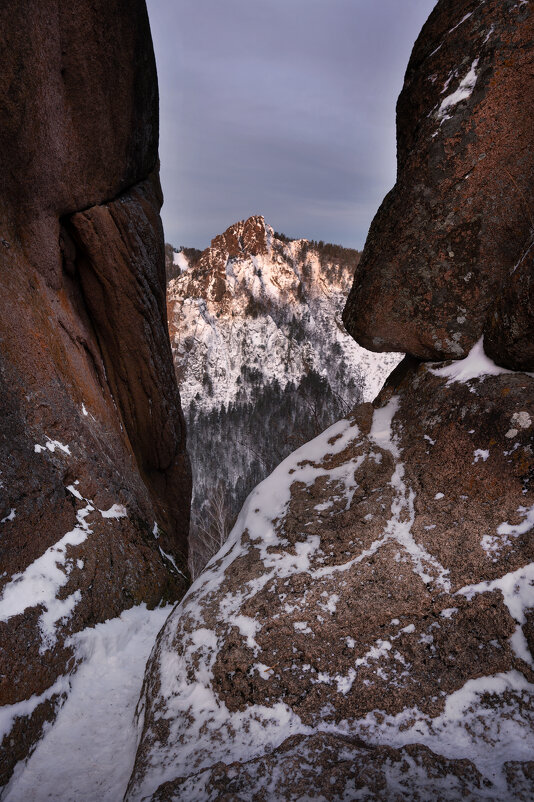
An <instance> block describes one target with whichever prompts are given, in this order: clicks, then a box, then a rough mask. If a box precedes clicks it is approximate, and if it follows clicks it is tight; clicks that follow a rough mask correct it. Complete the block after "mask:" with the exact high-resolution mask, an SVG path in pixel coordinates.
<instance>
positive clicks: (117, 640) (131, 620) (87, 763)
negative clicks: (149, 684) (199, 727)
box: [0, 604, 172, 802]
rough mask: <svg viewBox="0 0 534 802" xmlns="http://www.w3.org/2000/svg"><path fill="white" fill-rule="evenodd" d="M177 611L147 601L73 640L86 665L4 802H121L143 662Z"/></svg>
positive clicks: (17, 773)
mask: <svg viewBox="0 0 534 802" xmlns="http://www.w3.org/2000/svg"><path fill="white" fill-rule="evenodd" d="M171 609H172V608H171V607H170V606H168V607H164V608H158V609H155V610H147V608H146V605H144V604H143V605H140V606H138V607H133V608H131V609H130V610H127V611H126V612H124V613H122V615H121V616H120V617H119V618H114V619H111V620H109V621H106V622H105V623H103V624H98V625H97V626H96V627H94V628H91V629H86V630H84V631H83V632H80V633H78V634H77V635H75V636H74V637H73V638H72V642H73V643H74V645H75V648H76V654H77V657H78V658H80V659H81V660H82V661H83V662H82V663H81V665H80V667H79V668H78V670H77V671H76V672H75V673H74V674H73V675H72V676H71V677H70V678H68V679H67V678H65V679H64V680H63V686H64V687H62V689H63V690H65V691H67V692H68V697H67V700H66V702H65V703H64V705H63V707H62V708H61V710H60V711H59V713H58V716H57V719H56V721H55V722H54V724H53V725H52V726H48V727H47V730H46V733H45V736H44V738H43V739H42V740H41V741H40V742H39V743H38V745H37V748H36V749H35V751H34V752H33V754H32V755H31V756H30V758H29V759H28V761H27V762H25V763H21V764H19V765H18V766H17V767H16V769H15V773H14V775H13V777H12V779H11V781H10V783H9V785H8V786H7V788H6V789H5V791H4V795H0V796H1V798H2V800H3V802H22V800H24V802H45V800H58V801H59V800H60V802H119V801H120V800H122V798H123V796H124V792H125V790H126V785H127V783H128V780H129V777H130V773H131V771H132V767H133V763H134V758H135V752H136V748H137V737H138V736H137V730H136V726H135V724H134V713H135V707H136V705H137V701H138V699H139V694H140V691H141V686H142V682H143V675H144V670H145V664H146V661H147V658H148V656H149V654H150V650H151V649H152V646H153V645H154V641H155V638H156V635H157V633H158V631H159V630H160V629H161V627H162V626H163V623H164V622H165V619H166V618H167V616H168V615H169V613H170V611H171ZM69 686H70V689H69Z"/></svg>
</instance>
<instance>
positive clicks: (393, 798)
mask: <svg viewBox="0 0 534 802" xmlns="http://www.w3.org/2000/svg"><path fill="white" fill-rule="evenodd" d="M415 772H419V775H420V784H419V787H417V788H414V786H413V782H412V780H413V776H414V773H415ZM201 785H204V788H203V792H204V798H205V799H210V800H211V799H213V800H216V799H225V800H230V799H231V800H232V802H250V800H254V802H271V800H273V799H317V800H325V802H326V801H327V800H328V802H337V801H338V800H339V799H346V800H349V799H366V800H385V802H401V801H403V802H404V800H407V799H410V800H412V802H425V800H428V799H430V798H432V799H435V798H439V799H440V800H441V802H444V800H457V799H461V798H464V797H468V798H469V799H480V798H481V794H480V791H482V790H486V789H487V788H488V787H490V788H491V784H490V783H488V782H487V781H486V782H484V781H483V779H482V778H481V776H480V774H479V772H478V771H477V770H476V768H475V767H474V766H473V764H472V763H470V762H469V761H468V760H447V759H445V758H443V757H442V756H441V755H436V754H434V753H433V752H432V751H431V750H430V749H427V748H426V747H424V746H414V745H412V746H405V747H403V748H402V749H392V748H391V747H388V746H371V745H370V744H366V743H364V742H363V741H360V740H359V739H357V738H346V737H345V738H344V737H343V736H341V735H333V734H331V733H325V732H322V733H318V734H317V735H311V736H308V737H306V736H304V735H294V736H293V737H291V738H288V739H287V740H285V741H284V742H283V743H282V744H281V745H280V746H279V747H277V748H276V749H273V751H272V752H270V753H269V754H267V755H263V756H262V757H259V758H256V759H255V760H251V761H249V762H247V763H231V764H230V765H229V766H227V765H226V764H225V763H217V765H215V766H213V767H212V768H209V769H207V770H205V771H204V772H201V773H200V774H199V775H197V776H194V777H191V778H184V779H182V778H180V779H178V780H174V781H170V782H167V783H164V784H163V785H161V786H160V787H159V788H158V790H157V791H156V793H155V794H154V795H153V796H152V800H153V802H174V801H176V802H177V800H180V799H194V798H198V796H197V794H198V788H199V786H201Z"/></svg>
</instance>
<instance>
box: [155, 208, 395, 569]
mask: <svg viewBox="0 0 534 802" xmlns="http://www.w3.org/2000/svg"><path fill="white" fill-rule="evenodd" d="M169 256H170V254H168V257H169ZM359 256H360V255H359V253H358V252H357V251H354V250H350V249H346V248H342V247H340V246H335V245H328V244H326V245H325V244H324V243H322V242H310V241H308V240H305V239H300V240H289V239H288V238H287V237H285V236H284V235H281V234H277V233H276V232H274V231H273V229H272V228H271V227H270V226H269V225H267V224H266V223H265V221H264V219H263V217H260V216H254V217H250V218H249V219H248V220H245V221H241V222H239V223H235V224H234V225H232V226H230V228H228V229H227V230H226V231H225V232H224V234H222V235H220V236H217V237H215V239H213V240H212V243H211V247H209V248H207V249H206V250H205V251H203V252H202V254H200V255H198V253H196V252H194V251H191V252H188V251H181V252H180V253H176V252H175V253H174V254H173V255H172V265H173V269H174V270H176V272H177V271H178V270H180V274H179V275H178V277H177V278H174V279H171V280H170V281H169V284H168V292H167V303H168V315H169V329H170V335H171V345H172V350H173V356H174V363H175V367H176V373H177V376H178V382H179V385H180V392H181V397H182V405H183V408H184V413H185V415H186V419H187V422H188V437H189V452H190V454H191V458H192V462H193V474H194V488H195V489H194V500H193V527H192V535H193V537H192V543H191V546H192V551H193V552H194V551H195V548H196V546H195V543H196V542H197V540H198V538H197V534H198V530H199V528H200V529H201V530H203V531H204V530H205V531H204V536H203V537H204V539H206V538H208V539H209V538H211V537H215V542H214V543H213V544H212V547H213V549H215V546H217V548H218V547H219V546H220V541H221V539H223V538H224V536H225V533H226V531H227V527H228V524H229V523H231V522H232V520H233V519H234V518H235V516H236V515H237V513H238V511H239V509H240V507H241V505H242V503H243V501H244V499H245V498H246V496H247V494H248V492H249V491H250V490H251V489H252V487H254V486H255V485H256V484H257V483H258V482H259V481H261V480H262V479H263V478H264V477H265V476H266V475H267V474H268V473H269V472H270V471H271V470H272V469H273V468H274V467H275V465H276V464H277V463H278V462H279V461H280V460H281V459H283V458H284V457H286V456H287V455H288V454H289V453H290V452H291V451H292V450H293V449H294V448H296V447H297V446H299V445H301V444H302V443H303V442H305V441H306V440H309V439H310V438H311V437H314V436H315V435H317V434H318V433H319V432H320V431H322V430H323V429H324V428H325V427H326V426H328V425H330V424H331V423H332V422H333V421H334V420H336V419H338V418H339V417H342V416H343V415H345V414H346V413H347V412H348V411H349V410H350V409H351V408H352V407H353V406H354V405H355V404H357V403H359V402H360V401H362V400H364V401H368V400H371V399H372V398H374V396H375V395H376V393H377V392H378V390H379V389H380V387H381V385H382V383H383V381H384V379H385V377H386V376H387V374H388V373H389V372H390V371H391V370H392V369H393V367H394V366H395V365H396V364H397V362H398V359H399V356H398V355H396V354H375V353H371V352H369V351H366V350H365V349H363V348H361V347H360V346H358V345H357V344H356V343H355V341H354V340H353V339H352V338H351V337H349V335H348V334H347V333H346V331H345V329H344V326H343V323H342V321H341V311H342V309H343V306H344V303H345V300H346V297H347V294H348V291H349V289H350V286H351V283H352V278H353V274H354V269H355V267H356V265H357V263H358V260H359ZM168 261H170V260H168ZM214 489H215V490H219V491H220V492H219V493H215V496H214V493H213V491H214ZM216 497H220V502H221V503H220V504H219V505H217V504H216V503H215V502H214V498H216ZM208 498H209V499H210V501H209V502H207V501H206V499H208ZM223 506H224V507H225V509H224V510H223V509H222V507H223ZM208 507H209V509H208ZM216 521H218V523H216ZM223 521H224V524H223ZM195 533H196V534H195ZM211 550H212V548H209V549H208V550H207V551H208V552H211ZM206 555H207V552H206ZM200 562H202V560H201V561H200Z"/></svg>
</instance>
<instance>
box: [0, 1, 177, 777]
mask: <svg viewBox="0 0 534 802" xmlns="http://www.w3.org/2000/svg"><path fill="white" fill-rule="evenodd" d="M0 24H1V26H2V38H3V42H2V45H3V48H5V50H4V52H3V58H2V65H3V69H2V75H1V76H0V87H1V97H2V100H1V101H0V119H1V121H2V126H1V130H2V133H1V149H2V154H3V158H4V165H5V169H4V170H3V172H2V183H1V185H0V210H1V215H0V219H1V220H2V223H1V230H0V238H1V242H0V259H1V260H2V264H1V269H0V305H1V308H0V465H1V471H2V473H1V476H0V564H1V566H2V568H1V577H0V644H1V645H0V705H5V706H10V705H16V704H17V703H19V702H23V701H24V700H28V699H29V698H30V697H32V696H33V697H35V698H34V700H33V702H32V703H31V704H29V705H26V706H24V705H22V706H21V707H19V708H13V710H12V711H11V712H13V715H14V721H13V727H12V729H11V731H10V732H2V734H1V736H0V737H3V740H2V744H1V749H0V784H3V783H4V782H5V781H6V779H7V778H8V777H9V775H10V773H11V772H12V770H13V766H14V765H15V763H16V762H17V761H18V760H21V759H23V758H24V757H25V756H26V755H27V754H28V751H29V750H31V749H32V748H33V746H34V744H35V741H36V739H37V738H38V737H39V734H40V732H41V729H42V726H43V724H44V723H45V721H50V720H52V719H53V717H54V715H55V712H56V710H57V707H58V705H59V704H60V703H61V700H62V699H63V698H64V697H65V694H66V693H67V692H68V679H67V677H68V673H69V672H70V671H72V670H73V669H74V668H75V663H76V659H77V658H76V656H75V655H74V653H73V650H72V648H71V647H69V646H67V645H66V643H65V641H66V639H67V638H68V636H69V635H70V634H72V633H74V632H77V631H79V630H81V629H83V628H85V627H87V626H92V625H94V624H96V623H98V622H100V621H104V620H106V619H107V618H110V617H114V616H117V615H119V614H120V613H121V612H122V611H123V610H124V609H126V608H128V607H131V606H132V605H133V604H139V603H141V602H146V603H147V604H148V605H150V606H154V605H156V604H158V603H159V602H160V601H161V600H174V599H177V598H179V597H180V596H181V595H182V594H183V592H184V590H185V589H186V587H187V584H188V577H187V569H186V567H185V566H186V556H187V529H188V505H189V497H190V473H189V467H188V461H187V455H186V451H185V433H184V430H183V420H182V417H181V413H180V406H179V396H178V390H177V387H176V382H175V378H174V372H173V366H172V359H171V354H170V346H169V341H168V335H167V329H166V310H165V272H164V259H163V239H162V232H161V223H160V220H159V207H160V205H161V195H160V191H159V185H158V181H157V132H158V118H157V84H156V73H155V65H154V58H153V53H152V44H151V39H150V31H149V28H148V20H147V14H146V8H145V5H144V2H141V1H140V0H134V1H133V2H126V0H106V2H103V0H96V2H93V3H90V4H87V3H83V2H79V1H78V0H75V2H72V3H67V4H65V3H63V4H61V3H57V2H52V1H50V2H44V3H42V2H36V0H23V2H20V3H19V2H16V3H15V2H7V3H3V4H2V8H1V9H0ZM155 524H157V527H158V528H157V529H155ZM154 533H155V534H156V535H159V539H157V538H156V537H155V536H154ZM160 544H161V546H162V547H163V550H164V551H165V552H166V553H167V554H169V555H171V557H172V558H173V559H174V561H175V563H176V566H177V568H174V567H173V566H172V565H171V562H170V561H169V559H168V558H167V557H165V556H163V554H162V552H161V550H160ZM56 564H57V565H59V568H57V565H56ZM43 576H45V577H48V578H49V580H50V581H49V583H48V584H47V585H46V588H45V590H44V591H42V592H41V591H40V590H39V588H40V583H41V579H42V577H43ZM22 590H23V591H24V593H22ZM54 611H55V612H54ZM22 710H24V713H22V712H20V714H19V715H18V716H17V711H22ZM4 712H5V713H6V714H8V713H9V712H10V710H9V707H7V709H6V710H5V711H4Z"/></svg>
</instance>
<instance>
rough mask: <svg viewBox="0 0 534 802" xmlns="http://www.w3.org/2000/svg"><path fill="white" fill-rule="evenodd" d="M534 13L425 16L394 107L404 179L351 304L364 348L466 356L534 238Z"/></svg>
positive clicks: (500, 4) (372, 240)
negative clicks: (532, 105)
mask: <svg viewBox="0 0 534 802" xmlns="http://www.w3.org/2000/svg"><path fill="white" fill-rule="evenodd" d="M533 20H534V15H533V14H532V10H531V8H530V4H528V3H516V2H511V1H509V0H504V1H503V0H488V2H485V3H479V2H475V0H461V2H458V1H457V0H440V2H438V3H437V5H436V7H435V9H434V11H433V12H432V14H431V15H430V18H429V20H428V21H427V23H426V24H425V26H424V28H423V30H422V32H421V34H420V36H419V38H418V40H417V42H416V44H415V46H414V50H413V53H412V56H411V59H410V62H409V65H408V69H407V72H406V78H405V83H404V87H403V90H402V92H401V95H400V97H399V100H398V104H397V140H398V143H397V163H398V171H397V182H396V184H395V187H394V188H393V190H392V191H391V192H390V193H389V194H388V195H387V196H386V198H385V199H384V202H383V203H382V206H381V208H380V209H379V211H378V213H377V215H376V217H375V219H374V220H373V223H372V225H371V228H370V231H369V236H368V239H367V242H366V246H365V250H364V253H363V256H362V259H361V261H360V264H359V266H358V268H357V270H356V274H355V279H354V285H353V288H352V291H351V293H350V296H349V299H348V301H347V306H346V308H345V312H344V322H345V325H346V328H347V330H348V331H349V333H350V334H352V335H353V337H355V339H356V340H357V341H358V342H359V343H360V344H361V345H363V346H365V347H366V348H370V349H372V350H375V351H388V350H391V351H405V352H407V353H410V354H413V355H415V356H418V357H420V358H423V359H446V358H453V359H457V358H458V357H461V356H464V355H465V354H466V352H467V351H469V349H470V348H471V347H472V345H473V344H474V343H475V342H476V341H477V340H478V339H479V338H480V336H481V335H482V333H483V329H484V324H485V321H486V317H487V315H488V310H489V309H490V307H491V305H492V303H493V301H494V299H495V296H496V295H499V294H500V293H501V291H502V290H501V287H503V286H504V287H505V286H506V284H507V283H508V279H509V274H510V272H511V271H512V269H513V268H514V266H515V265H517V263H518V262H519V260H520V259H521V257H522V256H523V255H524V254H525V251H526V249H527V248H528V246H529V245H530V244H531V242H532V239H531V236H532V234H531V231H532V219H533V217H534V208H533V205H532V193H531V190H530V188H531V186H532V183H533V180H534V157H533V153H534V148H533V133H532V131H533V129H532V123H531V119H530V112H529V108H530V106H529V102H528V100H527V99H531V98H533V97H534V84H533V75H534V71H533V68H532V67H533V58H534V56H533V53H534V49H533V47H532V43H533V41H534V28H533ZM503 292H504V293H505V294H506V293H507V292H508V291H507V290H506V289H505V290H503ZM512 293H513V290H512ZM528 325H529V326H530V324H528ZM529 330H530V329H529ZM527 335H528V331H525V336H527ZM494 339H495V336H494ZM512 363H514V358H513V357H512V358H511V364H512ZM506 364H508V362H506Z"/></svg>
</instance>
